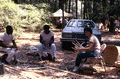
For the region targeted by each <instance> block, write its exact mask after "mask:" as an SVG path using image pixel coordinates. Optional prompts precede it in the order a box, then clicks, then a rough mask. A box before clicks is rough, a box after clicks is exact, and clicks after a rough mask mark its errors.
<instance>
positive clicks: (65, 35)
mask: <svg viewBox="0 0 120 79" xmlns="http://www.w3.org/2000/svg"><path fill="white" fill-rule="evenodd" d="M62 37H64V38H72V34H71V33H62Z"/></svg>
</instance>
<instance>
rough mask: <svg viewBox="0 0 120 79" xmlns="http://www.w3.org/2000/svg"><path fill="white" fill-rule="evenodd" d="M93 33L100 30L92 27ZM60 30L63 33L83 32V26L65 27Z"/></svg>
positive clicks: (98, 32)
mask: <svg viewBox="0 0 120 79" xmlns="http://www.w3.org/2000/svg"><path fill="white" fill-rule="evenodd" d="M92 31H93V34H101V32H100V31H99V30H98V29H94V28H93V29H92ZM62 32H65V33H84V28H83V27H79V28H78V27H65V28H64V29H63V31H62Z"/></svg>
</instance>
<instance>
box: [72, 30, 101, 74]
mask: <svg viewBox="0 0 120 79" xmlns="http://www.w3.org/2000/svg"><path fill="white" fill-rule="evenodd" d="M84 32H85V35H86V36H88V37H89V46H88V47H85V48H75V49H77V50H78V51H79V52H80V53H78V55H77V58H76V62H75V68H74V69H73V72H76V71H77V70H78V68H79V65H80V63H81V60H82V59H84V58H89V57H95V56H97V55H98V54H99V53H100V42H99V40H98V38H97V37H96V36H95V35H93V34H92V29H91V28H85V30H84ZM83 51H85V53H82V52H83Z"/></svg>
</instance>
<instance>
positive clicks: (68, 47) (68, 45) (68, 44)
mask: <svg viewBox="0 0 120 79" xmlns="http://www.w3.org/2000/svg"><path fill="white" fill-rule="evenodd" d="M73 46H74V45H73V44H72V43H71V42H62V49H66V50H73V49H72V48H71V47H73Z"/></svg>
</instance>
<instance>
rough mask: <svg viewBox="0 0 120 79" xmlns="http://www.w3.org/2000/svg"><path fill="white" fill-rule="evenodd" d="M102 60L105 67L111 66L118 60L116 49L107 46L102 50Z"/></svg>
mask: <svg viewBox="0 0 120 79" xmlns="http://www.w3.org/2000/svg"><path fill="white" fill-rule="evenodd" d="M103 58H104V61H105V64H106V65H108V66H113V65H114V64H115V61H117V58H118V49H117V47H116V46H114V45H107V47H106V48H105V50H104V54H103Z"/></svg>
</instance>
